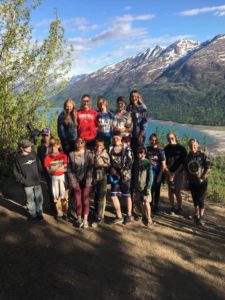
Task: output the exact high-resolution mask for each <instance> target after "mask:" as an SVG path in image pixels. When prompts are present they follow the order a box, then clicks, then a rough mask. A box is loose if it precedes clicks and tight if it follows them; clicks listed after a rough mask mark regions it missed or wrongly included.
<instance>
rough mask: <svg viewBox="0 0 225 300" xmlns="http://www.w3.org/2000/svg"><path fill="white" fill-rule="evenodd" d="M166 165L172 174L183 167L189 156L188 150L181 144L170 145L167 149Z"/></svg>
mask: <svg viewBox="0 0 225 300" xmlns="http://www.w3.org/2000/svg"><path fill="white" fill-rule="evenodd" d="M164 150H165V155H166V164H167V167H168V168H169V170H170V172H172V173H174V172H175V171H176V170H177V169H178V168H179V166H180V165H183V164H184V162H185V159H186V156H187V151H186V149H185V148H184V147H183V146H182V145H180V144H168V145H167V146H166V147H165V148H164Z"/></svg>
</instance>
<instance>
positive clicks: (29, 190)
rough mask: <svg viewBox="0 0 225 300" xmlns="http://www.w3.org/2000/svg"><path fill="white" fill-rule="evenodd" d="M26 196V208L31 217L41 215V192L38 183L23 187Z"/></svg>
mask: <svg viewBox="0 0 225 300" xmlns="http://www.w3.org/2000/svg"><path fill="white" fill-rule="evenodd" d="M24 190H25V194H26V197H27V209H28V212H29V214H30V216H32V217H36V216H37V215H41V214H42V212H43V201H44V199H43V194H42V189H41V186H40V185H37V186H29V187H27V186H26V187H24Z"/></svg>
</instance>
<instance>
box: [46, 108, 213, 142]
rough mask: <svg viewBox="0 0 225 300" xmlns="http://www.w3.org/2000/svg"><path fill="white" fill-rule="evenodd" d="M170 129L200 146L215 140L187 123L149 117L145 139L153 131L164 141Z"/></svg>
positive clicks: (57, 111)
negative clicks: (191, 139) (163, 137)
mask: <svg viewBox="0 0 225 300" xmlns="http://www.w3.org/2000/svg"><path fill="white" fill-rule="evenodd" d="M61 111H62V108H53V109H52V110H51V112H56V113H57V114H59V113H60V112H61ZM50 114H51V113H50ZM170 131H173V132H175V133H176V134H177V135H178V137H180V138H182V137H184V136H188V137H190V138H196V139H197V140H198V141H199V143H200V144H201V145H202V146H203V145H205V146H208V145H212V144H214V143H215V140H214V139H213V138H212V137H210V136H207V135H205V133H203V132H201V131H199V130H198V129H195V128H193V127H189V126H188V125H187V124H177V123H174V122H169V121H168V122H163V121H158V120H151V119H149V123H148V127H147V130H146V139H147V140H146V141H147V142H148V138H149V136H150V134H152V133H153V132H157V133H159V134H163V135H165V142H166V134H167V133H168V132H170Z"/></svg>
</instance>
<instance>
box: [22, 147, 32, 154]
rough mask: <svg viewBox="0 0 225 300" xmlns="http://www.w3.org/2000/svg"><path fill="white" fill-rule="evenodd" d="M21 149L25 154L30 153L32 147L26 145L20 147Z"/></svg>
mask: <svg viewBox="0 0 225 300" xmlns="http://www.w3.org/2000/svg"><path fill="white" fill-rule="evenodd" d="M21 150H22V153H23V154H25V155H27V154H29V153H31V151H32V148H31V146H30V147H26V148H21Z"/></svg>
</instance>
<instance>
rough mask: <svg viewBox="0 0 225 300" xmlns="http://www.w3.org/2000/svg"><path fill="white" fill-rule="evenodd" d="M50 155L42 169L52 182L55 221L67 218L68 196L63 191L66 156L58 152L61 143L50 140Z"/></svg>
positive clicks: (47, 156) (56, 140)
mask: <svg viewBox="0 0 225 300" xmlns="http://www.w3.org/2000/svg"><path fill="white" fill-rule="evenodd" d="M49 144H50V147H51V153H50V154H48V155H46V157H45V160H44V167H45V168H46V169H47V171H48V173H49V175H50V176H51V180H52V194H53V197H54V203H55V208H56V214H57V215H56V217H57V219H60V218H62V217H63V216H64V217H65V218H66V217H67V211H68V195H67V191H66V189H65V172H66V171H67V160H68V159H67V156H66V154H64V153H62V152H59V148H60V147H61V143H60V140H59V139H51V140H50V143H49Z"/></svg>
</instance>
